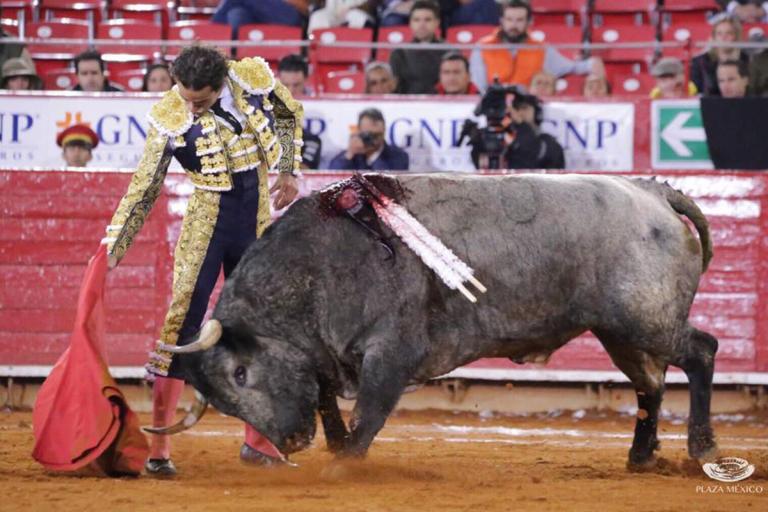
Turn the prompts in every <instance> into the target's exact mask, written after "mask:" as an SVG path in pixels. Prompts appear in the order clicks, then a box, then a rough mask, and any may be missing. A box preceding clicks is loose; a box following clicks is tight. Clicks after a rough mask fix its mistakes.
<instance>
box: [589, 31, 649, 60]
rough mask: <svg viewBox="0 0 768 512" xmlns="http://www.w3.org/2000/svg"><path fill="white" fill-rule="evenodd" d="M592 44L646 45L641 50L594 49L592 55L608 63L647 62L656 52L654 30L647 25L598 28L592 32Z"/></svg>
mask: <svg viewBox="0 0 768 512" xmlns="http://www.w3.org/2000/svg"><path fill="white" fill-rule="evenodd" d="M592 42H593V43H602V44H615V43H619V44H620V43H648V45H647V46H645V47H643V48H608V49H595V50H594V51H593V55H595V56H599V57H602V59H603V60H605V61H609V62H647V61H649V60H650V59H651V58H653V55H654V52H655V51H656V48H657V45H656V28H655V27H652V26H649V25H641V26H623V27H599V28H595V29H594V30H593V31H592Z"/></svg>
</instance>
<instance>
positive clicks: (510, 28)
mask: <svg viewBox="0 0 768 512" xmlns="http://www.w3.org/2000/svg"><path fill="white" fill-rule="evenodd" d="M501 12H502V14H501V20H500V26H499V27H498V28H497V29H496V30H495V31H494V32H493V33H491V34H489V35H487V36H485V37H483V38H482V39H480V41H479V42H478V43H479V46H481V47H482V45H491V44H504V43H511V44H527V45H535V46H537V48H524V49H519V50H518V49H506V48H500V49H486V50H483V49H481V48H478V49H475V50H473V51H472V55H471V57H470V59H469V64H470V66H469V67H470V72H471V75H472V81H473V82H474V83H475V84H477V86H478V87H480V89H482V90H485V88H486V87H487V86H488V84H491V83H493V81H494V78H498V79H499V82H500V83H502V84H505V85H522V86H527V85H528V84H530V83H531V78H533V75H535V74H536V73H538V72H539V71H542V70H544V71H546V72H548V73H551V74H553V75H555V76H556V77H558V78H559V77H561V76H563V75H568V74H577V75H586V74H588V73H594V74H596V75H601V76H602V75H605V67H604V66H603V61H602V60H601V59H599V58H596V57H592V58H589V59H587V60H578V61H577V60H570V59H567V58H565V57H563V55H561V54H560V52H558V51H557V50H555V49H554V48H552V47H551V46H541V45H539V44H538V43H536V42H535V41H533V40H532V39H530V38H529V37H528V25H530V23H531V6H530V5H529V4H528V3H527V2H525V1H523V0H503V2H502V11H501Z"/></svg>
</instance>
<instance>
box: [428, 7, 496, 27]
mask: <svg viewBox="0 0 768 512" xmlns="http://www.w3.org/2000/svg"><path fill="white" fill-rule="evenodd" d="M440 5H441V7H442V11H443V19H444V20H445V21H446V22H447V24H448V26H450V27H453V26H455V25H497V24H498V23H499V6H498V4H497V3H496V0H441V1H440Z"/></svg>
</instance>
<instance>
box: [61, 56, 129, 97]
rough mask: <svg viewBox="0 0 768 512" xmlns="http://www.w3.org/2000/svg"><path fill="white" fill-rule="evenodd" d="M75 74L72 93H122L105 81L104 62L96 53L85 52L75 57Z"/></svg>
mask: <svg viewBox="0 0 768 512" xmlns="http://www.w3.org/2000/svg"><path fill="white" fill-rule="evenodd" d="M75 73H76V75H77V85H76V86H75V87H74V88H73V89H72V90H73V91H86V92H123V90H122V89H120V88H119V87H116V86H114V85H112V84H110V83H109V80H107V77H106V76H105V74H104V61H103V60H102V59H101V54H100V53H99V52H97V51H94V50H86V51H84V52H83V53H81V54H79V55H78V56H77V57H75Z"/></svg>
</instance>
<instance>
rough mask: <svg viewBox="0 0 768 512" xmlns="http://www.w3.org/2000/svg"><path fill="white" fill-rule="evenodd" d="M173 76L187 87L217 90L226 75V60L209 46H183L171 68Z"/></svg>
mask: <svg viewBox="0 0 768 512" xmlns="http://www.w3.org/2000/svg"><path fill="white" fill-rule="evenodd" d="M171 71H172V75H173V78H174V79H175V80H176V81H177V82H179V83H180V84H181V85H183V86H184V87H185V88H187V89H192V90H193V91H199V90H202V89H205V88H206V87H210V88H211V89H214V90H216V91H218V90H219V89H221V87H222V86H223V85H224V79H225V78H226V76H227V60H226V59H225V58H224V56H223V55H222V54H221V53H219V50H217V49H216V48H213V47H211V46H200V45H195V46H190V47H187V48H184V49H183V50H182V51H181V53H179V56H178V57H176V60H175V61H173V67H172V68H171Z"/></svg>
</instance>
